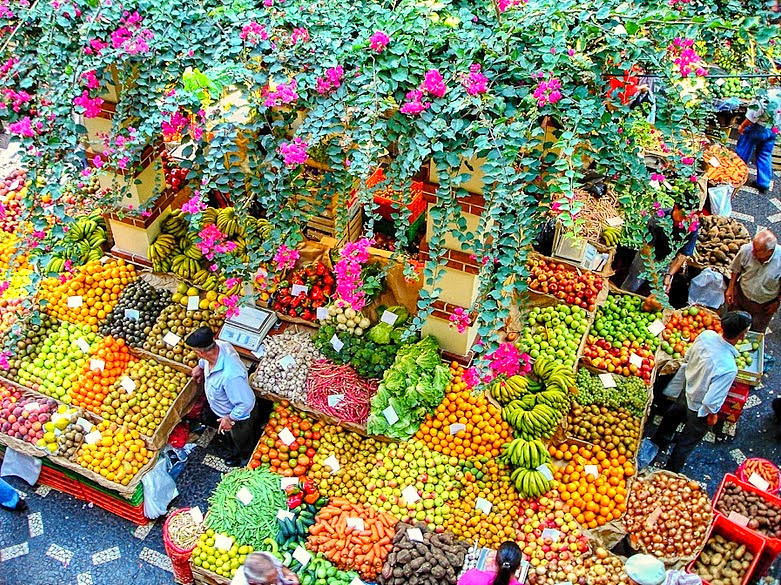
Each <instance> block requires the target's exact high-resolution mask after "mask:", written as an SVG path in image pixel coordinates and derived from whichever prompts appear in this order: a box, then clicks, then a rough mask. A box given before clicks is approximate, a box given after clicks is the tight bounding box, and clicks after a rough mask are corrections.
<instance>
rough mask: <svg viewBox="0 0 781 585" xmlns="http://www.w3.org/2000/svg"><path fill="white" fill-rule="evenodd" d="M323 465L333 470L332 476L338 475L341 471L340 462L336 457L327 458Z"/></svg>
mask: <svg viewBox="0 0 781 585" xmlns="http://www.w3.org/2000/svg"><path fill="white" fill-rule="evenodd" d="M323 465H327V466H328V467H330V468H331V475H333V474H334V473H336V472H337V471H339V470H340V469H341V467H340V466H339V460H338V459H337V458H336V456H335V455H329V456H328V457H326V458H325V461H323Z"/></svg>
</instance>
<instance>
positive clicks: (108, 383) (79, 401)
mask: <svg viewBox="0 0 781 585" xmlns="http://www.w3.org/2000/svg"><path fill="white" fill-rule="evenodd" d="M130 359H131V356H130V351H129V349H128V347H127V345H125V340H124V339H122V338H121V337H118V338H116V339H114V338H113V337H104V338H103V339H101V340H100V342H99V343H98V344H97V346H96V347H95V348H94V349H93V351H92V353H91V354H90V356H89V359H88V360H87V362H86V363H85V364H84V367H83V368H82V370H81V374H80V375H79V377H78V378H77V379H76V380H75V381H74V384H73V385H72V386H71V388H70V391H69V394H70V402H71V404H75V405H76V406H83V407H84V408H86V409H88V410H91V411H92V412H95V413H99V412H100V410H101V405H102V404H103V400H105V398H106V396H107V395H108V393H109V392H110V391H111V389H112V388H113V386H114V383H115V382H116V381H117V379H118V378H119V375H120V374H121V373H122V372H123V371H124V369H125V368H126V367H127V365H128V363H129V362H130Z"/></svg>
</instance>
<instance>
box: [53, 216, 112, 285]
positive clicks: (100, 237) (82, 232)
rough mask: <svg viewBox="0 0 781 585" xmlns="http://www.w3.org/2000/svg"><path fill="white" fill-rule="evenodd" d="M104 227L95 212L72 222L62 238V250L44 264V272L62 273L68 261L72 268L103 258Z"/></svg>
mask: <svg viewBox="0 0 781 585" xmlns="http://www.w3.org/2000/svg"><path fill="white" fill-rule="evenodd" d="M105 226H106V224H105V222H104V220H103V218H102V217H101V215H100V212H99V211H97V210H96V211H93V212H92V213H90V214H89V215H85V216H82V217H80V218H78V219H77V220H76V221H74V222H73V223H72V224H71V226H70V228H69V229H68V232H67V233H66V234H65V236H64V237H63V238H62V244H63V249H62V250H61V251H58V252H55V253H54V254H53V255H52V258H51V259H50V260H49V262H48V263H47V264H46V271H47V272H62V271H63V270H65V263H66V262H67V261H68V260H70V261H71V262H72V263H73V265H74V266H82V265H84V264H86V263H87V262H91V261H94V260H100V258H101V257H102V256H103V243H104V242H105V241H106V227H105Z"/></svg>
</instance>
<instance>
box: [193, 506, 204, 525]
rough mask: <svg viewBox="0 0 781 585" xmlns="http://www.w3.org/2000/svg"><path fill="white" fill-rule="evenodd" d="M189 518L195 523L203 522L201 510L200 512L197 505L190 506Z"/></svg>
mask: <svg viewBox="0 0 781 585" xmlns="http://www.w3.org/2000/svg"><path fill="white" fill-rule="evenodd" d="M190 518H192V519H193V522H195V523H196V524H201V523H202V522H203V512H201V509H200V508H199V507H198V506H195V508H190Z"/></svg>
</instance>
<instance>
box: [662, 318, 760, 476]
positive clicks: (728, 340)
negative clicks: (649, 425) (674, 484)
mask: <svg viewBox="0 0 781 585" xmlns="http://www.w3.org/2000/svg"><path fill="white" fill-rule="evenodd" d="M721 327H722V334H721V335H719V334H718V333H716V332H715V331H710V330H709V331H703V332H702V333H700V334H699V335H698V336H697V339H695V340H694V343H692V345H691V347H690V348H689V349H688V351H687V352H686V356H685V357H684V361H683V364H682V365H681V367H680V369H679V370H678V372H677V373H676V374H675V376H674V377H673V379H672V380H671V381H670V383H669V384H668V386H667V389H666V390H665V394H668V395H672V396H675V395H676V394H677V395H678V398H677V400H676V401H675V404H673V405H672V406H671V407H670V408H669V409H668V411H667V412H666V413H665V415H664V418H663V419H662V422H661V423H660V424H659V428H658V429H657V430H656V434H655V436H654V437H653V439H652V440H653V441H654V443H656V444H657V445H658V446H659V453H662V451H664V450H665V448H666V447H667V445H668V444H669V443H670V442H671V441H670V439H671V437H672V436H673V435H674V433H675V430H676V428H677V427H678V425H679V424H680V423H681V422H685V425H684V428H683V431H682V433H681V434H680V436H679V437H678V439H677V441H676V444H675V448H674V449H673V452H672V454H671V455H670V459H669V461H668V462H667V465H665V469H667V470H668V471H673V472H676V473H677V472H679V471H680V470H681V469H682V468H683V466H684V464H685V463H686V460H687V459H688V458H689V455H690V454H691V452H692V451H694V449H695V448H696V447H697V444H698V443H699V442H700V441H701V440H702V438H703V437H704V436H705V433H707V432H708V428H709V427H711V426H713V425H714V424H716V420H717V415H718V413H719V411H720V410H721V407H722V405H723V404H724V401H725V400H726V399H727V393H728V392H729V389H730V388H731V387H732V383H733V382H734V381H735V377H736V376H737V375H738V366H737V365H736V364H735V358H736V357H737V355H738V351H737V350H736V349H735V345H736V344H737V343H738V342H740V341H741V340H742V339H743V338H744V337H745V336H746V333H747V332H748V330H749V328H750V327H751V315H749V314H748V313H746V312H744V311H733V312H730V313H727V314H726V315H725V316H724V318H723V319H722V320H721Z"/></svg>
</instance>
